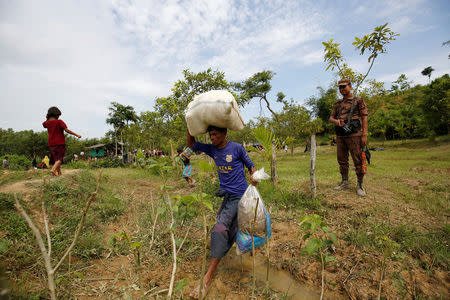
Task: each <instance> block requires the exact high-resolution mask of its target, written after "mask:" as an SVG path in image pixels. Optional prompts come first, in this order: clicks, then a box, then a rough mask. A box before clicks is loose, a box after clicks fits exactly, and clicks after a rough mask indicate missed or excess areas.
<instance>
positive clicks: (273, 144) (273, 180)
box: [270, 142, 278, 187]
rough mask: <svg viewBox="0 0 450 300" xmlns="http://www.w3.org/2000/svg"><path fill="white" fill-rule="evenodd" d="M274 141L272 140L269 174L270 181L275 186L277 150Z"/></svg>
mask: <svg viewBox="0 0 450 300" xmlns="http://www.w3.org/2000/svg"><path fill="white" fill-rule="evenodd" d="M276 150H277V149H276V146H275V143H273V142H272V169H271V172H270V173H271V174H270V175H271V176H272V183H273V186H274V187H277V185H278V176H277V151H276Z"/></svg>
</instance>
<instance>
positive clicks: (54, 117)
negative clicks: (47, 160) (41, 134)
mask: <svg viewBox="0 0 450 300" xmlns="http://www.w3.org/2000/svg"><path fill="white" fill-rule="evenodd" d="M59 116H61V111H60V110H59V109H58V108H57V107H56V106H52V107H50V108H49V109H48V112H47V116H46V119H47V120H46V121H45V122H44V123H42V126H44V128H47V131H48V146H49V148H50V157H51V158H52V161H54V165H53V168H52V169H51V170H50V172H51V173H52V175H54V176H59V175H62V173H61V164H62V162H63V160H64V155H65V154H66V137H65V136H64V131H65V132H67V133H69V134H72V135H74V136H76V137H77V138H81V135H79V134H76V133H75V132H73V131H71V130H69V129H68V128H67V125H66V123H64V122H63V120H59Z"/></svg>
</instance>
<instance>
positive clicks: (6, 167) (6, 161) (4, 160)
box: [3, 156, 9, 170]
mask: <svg viewBox="0 0 450 300" xmlns="http://www.w3.org/2000/svg"><path fill="white" fill-rule="evenodd" d="M3 169H5V170H8V169H9V162H8V156H5V158H4V159H3Z"/></svg>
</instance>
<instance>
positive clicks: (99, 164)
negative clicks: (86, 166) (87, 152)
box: [90, 157, 124, 168]
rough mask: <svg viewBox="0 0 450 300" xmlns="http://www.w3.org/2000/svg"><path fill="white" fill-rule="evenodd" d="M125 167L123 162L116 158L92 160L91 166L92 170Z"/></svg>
mask: <svg viewBox="0 0 450 300" xmlns="http://www.w3.org/2000/svg"><path fill="white" fill-rule="evenodd" d="M123 166H124V163H123V161H122V160H120V159H118V158H115V157H104V158H100V159H97V160H92V161H91V164H90V167H91V168H120V167H123Z"/></svg>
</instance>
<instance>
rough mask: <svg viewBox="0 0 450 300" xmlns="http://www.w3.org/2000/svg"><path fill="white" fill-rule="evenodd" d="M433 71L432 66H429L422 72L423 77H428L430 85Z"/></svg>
mask: <svg viewBox="0 0 450 300" xmlns="http://www.w3.org/2000/svg"><path fill="white" fill-rule="evenodd" d="M433 71H434V69H433V68H432V67H431V66H429V67H426V68H425V69H423V70H422V72H421V73H422V75H423V76H428V83H430V82H431V73H433Z"/></svg>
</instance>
